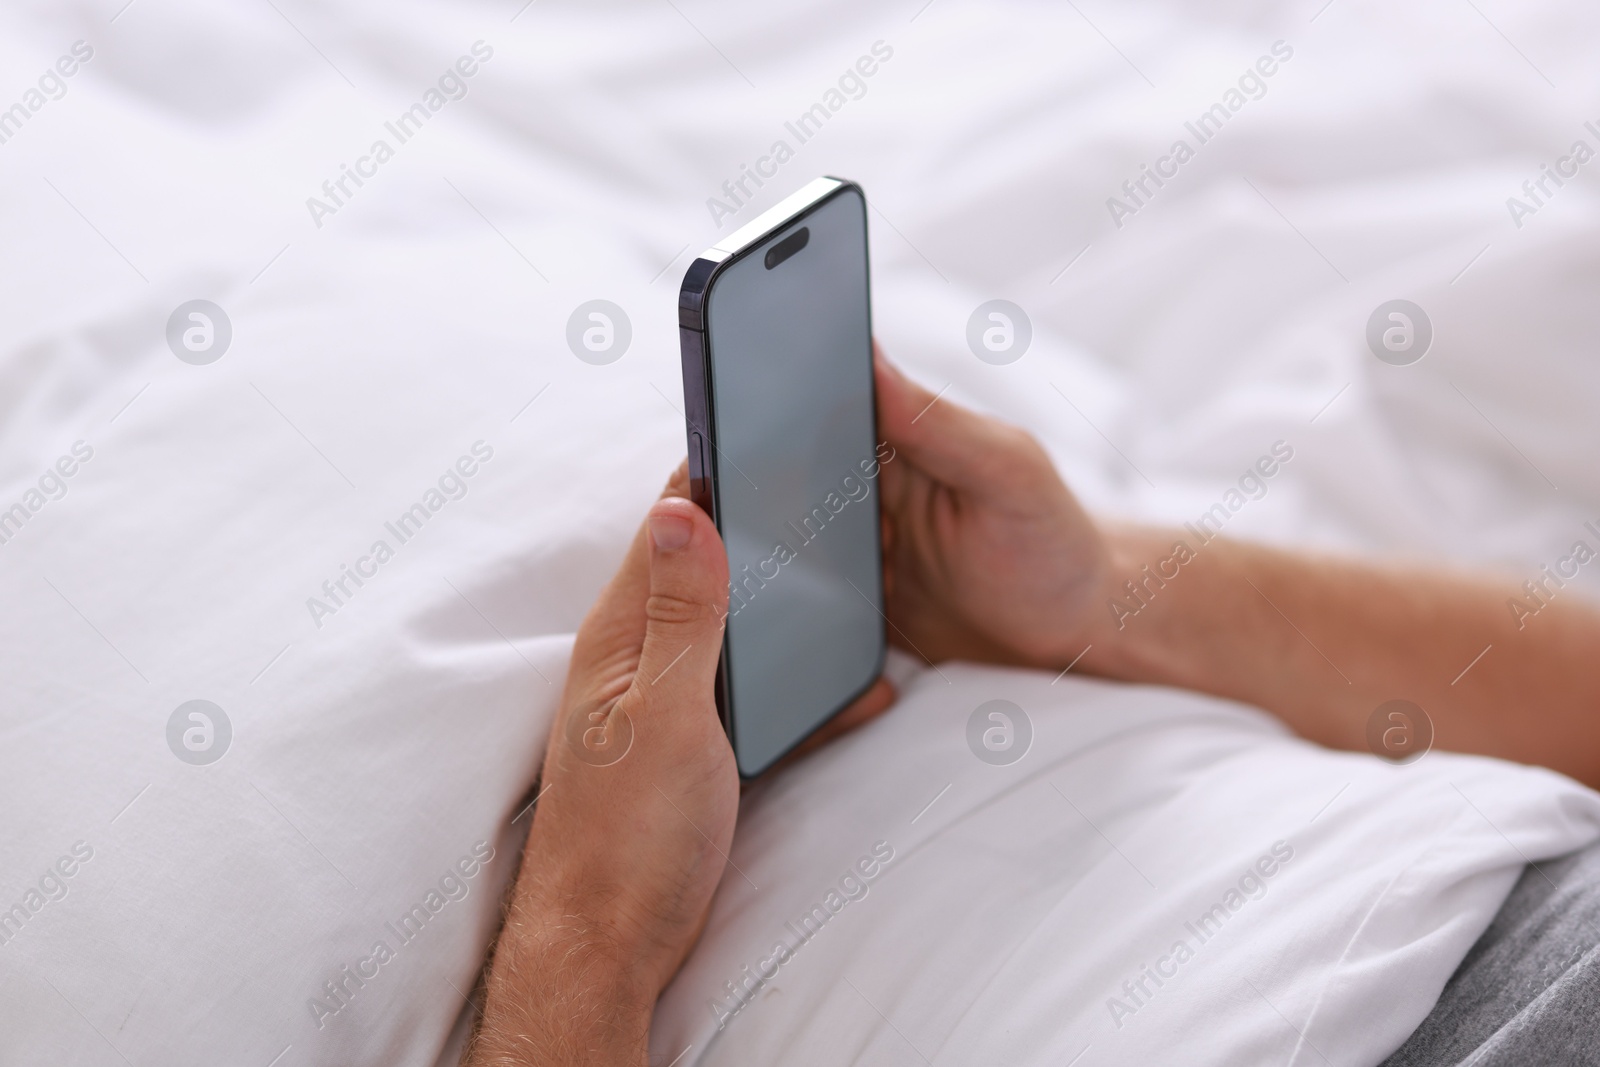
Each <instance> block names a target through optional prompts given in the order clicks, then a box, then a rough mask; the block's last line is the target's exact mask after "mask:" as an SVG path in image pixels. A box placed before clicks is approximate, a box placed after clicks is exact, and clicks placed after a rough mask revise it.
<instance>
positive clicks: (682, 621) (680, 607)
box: [644, 593, 712, 627]
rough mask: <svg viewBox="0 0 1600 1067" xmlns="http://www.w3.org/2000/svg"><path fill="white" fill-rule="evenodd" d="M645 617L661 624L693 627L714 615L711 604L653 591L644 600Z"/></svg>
mask: <svg viewBox="0 0 1600 1067" xmlns="http://www.w3.org/2000/svg"><path fill="white" fill-rule="evenodd" d="M644 617H645V619H646V620H647V621H649V622H651V623H655V624H657V625H660V626H673V627H693V626H698V625H699V624H701V623H703V622H705V621H706V620H708V619H710V618H711V617H712V609H711V605H710V604H707V603H704V602H703V601H699V600H693V599H690V598H688V597H681V596H673V595H672V594H670V593H652V594H650V598H649V599H648V600H646V601H645V602H644Z"/></svg>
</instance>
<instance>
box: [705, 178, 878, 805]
mask: <svg viewBox="0 0 1600 1067" xmlns="http://www.w3.org/2000/svg"><path fill="white" fill-rule="evenodd" d="M847 192H854V193H855V194H856V195H858V196H859V197H860V198H861V211H862V219H861V224H862V233H863V234H865V233H866V224H867V220H866V204H867V197H866V194H865V193H864V192H862V190H861V187H860V186H859V185H857V184H856V183H855V182H852V181H849V180H847V179H844V178H833V177H822V178H817V179H815V180H813V181H811V182H809V183H807V184H806V185H805V186H804V187H803V188H801V189H800V190H799V191H798V192H796V193H794V194H792V195H790V196H788V197H785V198H784V199H783V200H781V201H779V202H778V203H777V204H776V205H774V206H773V207H772V208H770V209H769V210H767V211H764V212H762V213H761V214H760V215H758V216H757V217H756V218H754V219H752V220H751V221H750V222H749V223H747V224H745V225H744V226H741V227H740V228H739V229H737V230H735V231H733V232H732V233H730V234H729V235H728V236H727V237H725V238H723V240H722V241H720V242H719V243H717V244H716V245H713V246H712V247H711V248H708V249H706V250H705V251H704V252H702V253H700V255H698V256H697V257H695V260H694V262H692V263H690V264H689V269H688V270H687V271H685V272H684V276H683V285H682V287H681V288H680V289H679V290H678V341H679V347H680V350H681V352H682V357H683V405H684V416H685V422H686V423H687V436H688V449H689V496H690V499H692V500H693V501H694V502H695V503H696V504H698V505H700V507H701V508H702V509H703V510H704V511H705V512H706V514H708V515H710V516H711V519H712V521H713V522H715V523H716V524H717V530H718V531H719V532H721V530H722V517H721V512H720V508H719V505H718V495H717V469H718V466H719V461H720V459H721V452H720V450H719V449H718V448H717V441H716V418H715V417H714V416H715V412H716V396H715V395H714V392H715V391H714V387H713V385H712V377H711V359H712V353H711V339H710V336H709V333H708V331H707V329H706V321H707V310H708V306H709V302H710V299H711V296H712V293H713V289H714V287H715V285H716V282H717V279H718V278H719V277H720V276H721V275H722V273H723V271H725V270H727V269H728V268H729V267H731V266H732V265H733V264H734V263H736V262H738V261H740V260H742V259H744V258H745V257H746V256H748V255H750V254H751V253H752V252H754V251H756V250H757V249H758V248H761V247H762V246H763V245H765V244H766V242H767V240H768V239H769V238H771V237H772V236H774V235H775V234H776V233H777V232H778V231H780V230H786V229H789V228H790V227H792V226H794V225H795V224H796V223H799V222H801V221H802V220H803V219H804V218H805V217H806V216H807V215H810V214H812V213H813V212H814V211H816V210H817V209H818V208H820V207H821V206H822V205H823V204H826V203H827V202H828V201H830V200H832V199H834V198H835V197H837V196H841V195H843V194H845V193H847ZM862 254H863V256H867V257H869V258H868V274H867V278H868V280H867V286H868V291H867V335H868V338H869V345H870V338H871V335H872V293H871V285H872V282H871V260H870V253H869V251H868V249H867V248H865V247H864V248H863V249H862ZM870 352H871V349H870V347H869V349H868V353H869V355H868V358H869V359H870V358H871V355H870ZM868 382H869V388H870V389H871V391H872V439H873V442H874V448H876V443H877V441H878V395H877V382H876V380H875V379H873V378H872V377H871V376H869V378H868ZM871 499H872V511H873V529H877V528H878V527H879V526H880V524H881V522H882V517H881V516H882V511H881V508H880V505H879V499H878V494H877V493H873V494H872V496H871ZM873 552H874V553H875V555H876V557H877V570H878V574H879V575H880V576H881V575H882V574H883V545H882V543H881V542H880V541H879V540H878V539H877V538H876V537H875V538H874V539H873ZM880 596H881V587H880ZM876 606H877V605H874V607H876ZM878 629H879V634H880V636H879V641H878V666H877V669H876V670H875V671H873V673H872V677H871V678H869V679H867V682H866V684H865V685H863V686H862V687H861V688H860V689H859V690H857V691H856V692H854V693H852V694H851V695H850V696H849V697H848V698H847V699H846V700H845V701H844V702H843V703H842V704H840V705H839V706H838V707H837V708H834V709H833V711H832V712H830V713H829V714H828V715H827V716H825V717H824V718H823V719H822V720H821V721H819V722H818V724H817V728H820V727H821V726H823V725H825V724H826V723H827V722H828V721H829V720H830V719H831V718H833V716H834V715H837V714H838V713H839V712H840V711H843V710H844V709H845V708H847V707H849V706H850V704H852V703H854V702H855V701H856V700H857V699H858V698H860V697H861V695H862V694H863V693H865V692H866V691H867V690H868V689H870V688H872V686H873V684H874V683H875V682H876V681H877V680H878V678H879V677H881V676H882V674H883V666H884V661H885V659H886V658H887V653H888V645H889V642H888V631H887V629H886V627H885V623H884V620H883V618H882V612H881V611H880V612H879V626H878ZM728 659H729V635H728V634H727V633H726V631H725V632H724V633H723V638H722V656H721V658H720V659H719V660H718V662H717V683H716V699H717V714H718V716H719V717H720V718H721V719H722V727H723V729H724V730H725V731H726V732H727V734H728V743H729V744H730V745H732V746H733V750H734V758H735V762H737V760H738V751H739V748H738V738H737V737H736V736H735V733H734V720H733V709H732V706H731V704H732V694H731V689H730V686H729V678H728ZM815 732H816V728H814V729H813V730H812V731H811V732H809V733H807V734H805V735H803V736H801V737H800V738H798V739H796V741H795V742H794V744H793V745H790V746H789V748H787V749H785V750H784V751H783V752H780V753H779V754H778V755H777V756H774V757H773V758H772V759H771V760H769V761H768V762H767V763H766V764H764V765H763V766H761V767H757V768H755V769H753V770H746V769H745V768H744V767H743V766H740V767H739V777H740V778H743V779H751V778H755V777H758V776H759V775H760V774H762V773H763V772H764V771H766V770H767V769H768V768H770V767H771V766H772V765H773V764H775V763H777V762H778V761H780V760H782V759H783V758H784V757H785V756H787V755H788V754H789V753H790V752H792V751H793V750H794V749H795V748H796V747H798V746H799V745H801V744H802V743H804V741H805V740H806V738H808V737H810V736H811V734H812V733H815Z"/></svg>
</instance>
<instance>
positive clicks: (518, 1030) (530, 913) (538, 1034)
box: [465, 876, 654, 1067]
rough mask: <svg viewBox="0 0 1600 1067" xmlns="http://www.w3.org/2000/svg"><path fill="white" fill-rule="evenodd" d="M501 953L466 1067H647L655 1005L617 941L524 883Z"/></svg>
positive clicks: (531, 881)
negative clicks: (618, 948) (648, 1044)
mask: <svg viewBox="0 0 1600 1067" xmlns="http://www.w3.org/2000/svg"><path fill="white" fill-rule="evenodd" d="M523 881H524V882H525V883H528V884H522V885H519V886H518V887H517V891H516V895H515V898H514V901H513V904H512V907H511V911H510V914H509V915H508V916H507V918H506V924H505V928H504V929H503V930H502V931H501V934H500V938H499V941H498V943H497V944H496V946H495V952H494V958H493V961H492V966H491V968H490V973H489V980H488V995H487V998H486V1000H487V1002H486V1004H485V1006H484V1012H483V1018H482V1019H481V1020H480V1025H479V1028H478V1033H477V1035H476V1036H475V1038H474V1040H473V1044H472V1050H471V1052H470V1053H469V1055H468V1056H467V1059H466V1061H465V1064H466V1067H577V1065H583V1067H602V1065H603V1067H618V1065H627V1067H636V1065H637V1067H642V1065H644V1064H645V1063H646V1062H647V1058H646V1053H647V1043H648V1039H649V1031H650V1017H651V1012H652V1010H653V1008H654V1004H653V1000H654V997H653V996H651V995H649V994H647V993H646V992H644V991H643V990H641V989H639V988H637V984H638V983H637V981H636V980H635V979H634V978H633V977H632V976H630V973H629V967H628V961H627V960H625V959H622V958H619V954H618V953H617V951H616V949H615V948H614V939H613V938H611V937H610V936H608V932H607V931H605V930H603V929H600V928H597V927H596V926H595V924H594V923H593V922H592V921H591V920H589V919H587V918H586V917H584V916H582V915H581V914H579V913H578V912H577V911H575V910H574V909H573V908H571V907H569V906H567V905H566V904H564V903H563V902H562V901H561V899H560V895H559V894H557V893H554V892H552V891H551V890H550V888H549V887H548V886H544V885H539V884H538V880H537V877H536V876H535V877H534V878H524V880H523Z"/></svg>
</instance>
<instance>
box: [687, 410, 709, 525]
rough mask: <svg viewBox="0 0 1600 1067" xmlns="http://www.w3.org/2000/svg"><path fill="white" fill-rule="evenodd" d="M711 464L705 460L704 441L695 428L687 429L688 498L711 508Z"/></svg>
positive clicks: (703, 506)
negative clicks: (709, 505)
mask: <svg viewBox="0 0 1600 1067" xmlns="http://www.w3.org/2000/svg"><path fill="white" fill-rule="evenodd" d="M710 480H711V466H710V464H708V463H707V462H706V442H705V438H703V437H701V436H700V434H699V432H698V431H696V430H691V431H689V499H691V500H693V501H694V502H695V503H696V504H699V505H700V506H701V507H702V508H705V509H706V511H707V512H708V513H709V511H710V510H711V509H710V508H709V507H708V506H707V505H708V504H709V503H710V499H709V498H710V496H711V494H710V492H709V489H710Z"/></svg>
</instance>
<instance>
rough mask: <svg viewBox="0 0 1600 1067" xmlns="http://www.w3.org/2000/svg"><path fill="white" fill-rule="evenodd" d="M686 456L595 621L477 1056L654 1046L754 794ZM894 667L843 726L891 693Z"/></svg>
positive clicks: (722, 602)
mask: <svg viewBox="0 0 1600 1067" xmlns="http://www.w3.org/2000/svg"><path fill="white" fill-rule="evenodd" d="M687 492H688V474H687V470H686V468H685V467H680V468H679V469H678V472H677V474H675V475H674V476H673V478H672V480H671V481H670V482H669V483H668V485H667V488H666V491H665V492H664V493H663V494H662V497H661V499H660V500H658V501H656V503H655V504H654V506H652V507H651V509H650V512H649V515H648V517H647V518H646V521H645V525H644V526H643V527H642V528H641V529H640V530H639V533H638V535H637V536H636V537H635V538H634V540H633V544H632V546H631V548H630V549H629V551H628V555H627V558H626V559H625V560H624V562H623V564H622V569H621V570H620V571H618V572H617V575H616V577H614V578H613V579H612V580H611V583H610V584H609V585H607V586H606V588H605V590H604V591H603V592H602V593H601V594H600V598H599V600H598V601H597V602H596V603H595V605H594V607H593V608H592V609H591V610H590V612H589V614H588V616H587V617H586V618H585V619H584V621H583V626H582V627H581V628H580V629H579V631H578V637H577V641H576V643H575V644H574V645H573V650H572V664H571V668H570V670H569V672H568V675H567V684H566V690H565V692H564V694H563V696H562V701H561V708H560V711H559V712H558V713H557V716H556V720H555V722H554V724H553V726H552V728H551V733H550V741H549V745H548V746H547V748H546V752H545V760H544V773H543V777H542V779H541V782H542V784H541V793H540V798H539V801H538V804H537V807H536V808H535V811H534V818H533V826H532V829H531V830H530V831H529V835H528V846H527V850H526V852H525V853H524V857H523V862H522V873H521V875H520V876H519V878H518V881H517V886H516V889H515V891H514V893H513V897H512V902H511V907H510V911H509V914H508V915H507V919H506V925H505V929H504V930H503V931H502V933H501V936H500V940H499V942H498V944H497V945H496V948H495V954H494V959H493V963H492V966H491V968H490V975H489V982H488V1003H487V1006H486V1008H485V1010H484V1018H483V1020H482V1025H481V1027H480V1029H479V1033H478V1036H477V1039H476V1041H475V1044H474V1047H473V1050H472V1052H471V1054H470V1055H469V1057H468V1060H467V1062H468V1063H470V1064H472V1065H473V1067H509V1065H511V1064H517V1065H535V1064H536V1065H538V1067H566V1065H571V1064H606V1065H608V1067H609V1065H615V1064H639V1065H642V1064H644V1063H645V1056H646V1046H647V1041H648V1036H649V1029H650V1016H651V1013H652V1011H653V1010H654V1007H655V1002H656V998H657V996H658V995H659V994H660V992H661V990H662V988H663V987H664V986H666V984H667V982H668V981H670V980H671V978H672V976H673V975H674V974H675V973H676V972H677V970H678V968H679V966H680V965H681V964H682V962H683V960H684V957H685V956H686V955H687V954H688V952H689V950H690V948H691V947H692V946H693V945H694V942H695V940H696V939H697V938H698V937H699V935H700V931H701V929H702V928H703V927H704V925H705V921H706V916H707V913H708V912H709V910H710V907H711V897H712V894H713V892H714V891H715V890H716V887H717V884H718V882H719V881H720V880H721V878H722V876H723V870H724V866H725V865H726V863H727V854H728V849H729V846H730V844H731V843H732V841H733V828H734V819H735V816H736V814H737V812H738V804H739V777H738V772H737V770H736V768H735V765H734V759H733V750H732V749H731V748H730V747H729V745H728V740H727V736H726V734H724V732H723V729H722V725H721V723H720V722H719V720H718V718H717V709H716V702H715V697H714V688H713V687H714V680H715V676H716V667H717V657H718V655H719V653H720V652H721V648H722V630H723V619H724V616H725V613H726V610H727V599H728V560H727V555H726V553H725V552H724V550H723V546H722V541H721V539H720V538H719V537H718V536H717V530H716V527H715V525H714V524H713V523H712V521H711V519H710V518H709V517H708V516H707V515H706V514H705V512H703V511H701V510H700V508H698V507H697V506H695V505H694V504H693V503H691V502H690V501H688V500H686V499H684V497H685V496H686V495H687ZM892 699H893V692H892V690H890V689H889V688H888V686H887V684H886V683H882V682H880V683H879V685H877V686H875V687H874V688H873V689H872V690H870V691H869V692H868V693H867V694H866V696H864V697H862V698H861V700H859V701H857V702H856V703H855V704H854V705H852V706H851V707H850V708H847V709H846V710H845V711H844V712H842V713H841V714H840V715H839V716H838V718H837V719H836V720H835V723H834V724H833V728H834V732H837V730H838V729H839V728H840V727H842V726H844V725H847V724H850V723H855V722H859V721H861V720H862V719H863V718H866V717H870V716H871V715H872V714H875V713H876V712H878V711H881V710H882V709H883V708H884V707H886V706H887V705H888V704H889V703H890V702H891V701H892Z"/></svg>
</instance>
